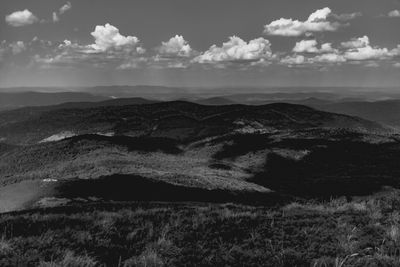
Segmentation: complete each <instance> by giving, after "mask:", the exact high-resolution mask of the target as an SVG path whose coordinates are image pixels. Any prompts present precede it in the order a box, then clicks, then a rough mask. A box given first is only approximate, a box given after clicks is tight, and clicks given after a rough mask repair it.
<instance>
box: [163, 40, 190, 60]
mask: <svg viewBox="0 0 400 267" xmlns="http://www.w3.org/2000/svg"><path fill="white" fill-rule="evenodd" d="M193 52H194V51H193V49H192V48H191V47H190V45H189V43H188V42H187V41H186V40H185V39H184V38H183V36H182V35H175V37H172V38H171V39H169V40H168V41H167V42H162V43H161V46H160V47H159V48H158V53H159V55H160V56H162V57H190V56H191V55H192V54H193Z"/></svg>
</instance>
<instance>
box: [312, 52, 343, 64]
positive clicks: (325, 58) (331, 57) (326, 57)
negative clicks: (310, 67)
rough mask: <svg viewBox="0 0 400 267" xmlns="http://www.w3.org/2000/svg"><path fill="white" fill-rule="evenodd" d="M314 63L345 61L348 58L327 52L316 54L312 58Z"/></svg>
mask: <svg viewBox="0 0 400 267" xmlns="http://www.w3.org/2000/svg"><path fill="white" fill-rule="evenodd" d="M311 62H313V63H343V62H346V58H345V57H344V56H342V55H340V54H336V53H327V54H323V55H318V56H315V57H314V58H312V59H311Z"/></svg>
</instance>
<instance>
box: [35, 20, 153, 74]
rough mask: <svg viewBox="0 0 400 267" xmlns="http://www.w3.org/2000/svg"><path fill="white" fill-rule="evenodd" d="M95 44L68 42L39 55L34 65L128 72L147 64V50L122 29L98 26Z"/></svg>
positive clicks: (107, 25) (94, 34) (95, 32)
mask: <svg viewBox="0 0 400 267" xmlns="http://www.w3.org/2000/svg"><path fill="white" fill-rule="evenodd" d="M91 35H92V36H93V38H94V43H92V44H87V45H83V44H79V43H76V42H71V41H70V40H65V41H64V42H63V43H61V44H59V45H58V46H57V47H56V48H54V49H53V52H52V53H47V55H45V56H40V55H37V56H35V57H34V58H33V60H34V62H36V63H39V64H41V65H44V67H48V66H49V65H51V66H71V65H73V66H75V65H87V66H95V67H105V68H119V67H120V69H127V68H133V66H134V65H135V64H136V65H138V64H141V63H143V62H144V60H143V58H144V57H143V56H142V55H143V54H144V53H146V50H145V49H144V48H142V47H141V46H140V43H139V39H138V38H137V37H134V36H124V35H122V34H121V33H120V32H119V29H118V28H116V27H114V26H112V25H110V24H106V25H104V26H102V25H98V26H96V27H95V30H94V31H93V32H92V33H91Z"/></svg>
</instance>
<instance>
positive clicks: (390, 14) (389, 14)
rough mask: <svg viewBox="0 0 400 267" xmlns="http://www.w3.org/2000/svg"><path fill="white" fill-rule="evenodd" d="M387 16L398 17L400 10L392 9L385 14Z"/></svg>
mask: <svg viewBox="0 0 400 267" xmlns="http://www.w3.org/2000/svg"><path fill="white" fill-rule="evenodd" d="M387 16H388V17H389V18H399V17H400V11H399V10H397V9H395V10H392V11H390V12H389V13H388V14H387Z"/></svg>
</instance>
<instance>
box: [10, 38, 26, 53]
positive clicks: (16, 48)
mask: <svg viewBox="0 0 400 267" xmlns="http://www.w3.org/2000/svg"><path fill="white" fill-rule="evenodd" d="M10 48H11V52H12V54H13V55H17V54H20V53H22V52H23V51H25V50H26V46H25V44H24V42H22V41H17V42H14V43H11V44H10Z"/></svg>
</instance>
